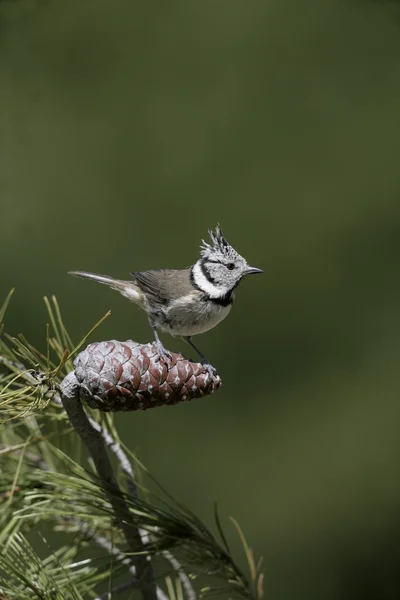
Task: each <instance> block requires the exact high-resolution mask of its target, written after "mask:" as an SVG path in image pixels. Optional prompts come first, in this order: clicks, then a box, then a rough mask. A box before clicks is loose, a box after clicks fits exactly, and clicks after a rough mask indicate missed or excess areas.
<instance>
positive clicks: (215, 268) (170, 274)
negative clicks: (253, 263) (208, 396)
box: [69, 225, 263, 365]
mask: <svg viewBox="0 0 400 600" xmlns="http://www.w3.org/2000/svg"><path fill="white" fill-rule="evenodd" d="M208 233H209V236H210V243H208V242H205V241H204V240H202V244H201V246H200V257H199V259H198V260H197V261H196V262H195V263H194V265H192V266H190V267H188V268H186V269H154V270H151V271H134V272H133V273H130V275H131V277H132V280H127V281H126V280H122V279H114V278H112V277H108V276H106V275H97V274H95V273H88V272H85V271H69V275H74V276H75V277H83V278H85V279H92V280H94V281H97V282H98V283H103V284H104V285H107V286H109V287H110V288H112V289H113V290H116V291H118V292H120V293H121V294H122V295H123V296H125V297H126V298H128V299H129V300H131V301H132V302H134V303H135V304H138V305H139V306H140V307H141V308H142V309H144V311H145V312H146V313H147V315H148V318H149V322H150V325H151V327H152V329H153V332H154V337H155V344H156V349H157V351H158V354H159V356H160V358H161V359H162V360H163V361H166V360H167V358H170V357H171V354H170V353H169V352H168V351H167V350H166V349H165V348H164V346H163V344H162V342H161V340H160V338H159V335H158V330H161V331H164V332H167V333H169V334H171V335H172V336H174V337H176V336H180V337H181V338H183V339H184V340H185V341H186V342H188V343H189V344H190V345H191V346H192V348H193V349H194V350H195V351H196V352H197V353H198V355H199V356H200V358H201V360H202V363H203V364H205V365H209V362H208V360H207V359H206V357H205V356H204V354H203V353H202V352H201V351H200V350H199V348H197V346H196V345H195V344H194V343H193V341H192V337H193V336H195V335H199V334H201V333H205V332H206V331H209V330H210V329H212V328H213V327H215V326H216V325H218V324H219V323H220V322H221V321H222V320H223V319H225V317H227V316H228V314H229V312H230V310H231V308H232V305H233V302H234V300H235V290H236V288H237V286H238V285H239V283H240V282H241V280H242V279H243V278H244V277H246V276H247V275H253V274H256V273H263V270H262V269H259V268H257V267H250V266H249V265H248V264H247V261H246V260H245V259H244V258H243V256H241V255H240V254H239V253H238V252H237V251H236V250H235V249H234V248H233V246H231V245H230V244H229V242H228V241H227V240H226V238H225V237H224V234H223V232H222V229H221V227H220V225H217V226H216V228H215V229H214V230H209V231H208Z"/></svg>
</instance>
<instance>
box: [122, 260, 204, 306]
mask: <svg viewBox="0 0 400 600" xmlns="http://www.w3.org/2000/svg"><path fill="white" fill-rule="evenodd" d="M131 275H132V276H133V278H134V282H135V283H136V285H137V286H138V287H139V288H140V289H141V290H142V292H143V293H144V294H146V295H147V296H150V298H151V299H152V300H153V302H158V303H160V304H165V303H167V302H168V301H169V300H174V299H176V298H180V297H181V296H185V295H186V294H189V293H190V292H191V291H192V290H193V287H192V284H191V281H190V269H182V270H178V269H157V270H154V271H137V272H135V273H131Z"/></svg>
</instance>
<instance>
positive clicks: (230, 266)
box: [226, 263, 235, 271]
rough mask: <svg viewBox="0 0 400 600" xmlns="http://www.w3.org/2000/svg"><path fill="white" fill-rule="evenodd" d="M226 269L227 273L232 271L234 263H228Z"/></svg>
mask: <svg viewBox="0 0 400 600" xmlns="http://www.w3.org/2000/svg"><path fill="white" fill-rule="evenodd" d="M226 268H227V269H229V271H233V269H234V268H235V264H234V263H229V264H227V265H226Z"/></svg>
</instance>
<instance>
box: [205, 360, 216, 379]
mask: <svg viewBox="0 0 400 600" xmlns="http://www.w3.org/2000/svg"><path fill="white" fill-rule="evenodd" d="M201 364H202V365H203V367H204V370H205V371H206V372H207V373H208V374H209V375H211V377H214V375H216V374H217V369H216V368H215V367H213V366H212V365H211V364H210V363H209V362H208V360H207V359H203V360H202V361H201Z"/></svg>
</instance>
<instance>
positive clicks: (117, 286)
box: [68, 271, 141, 303]
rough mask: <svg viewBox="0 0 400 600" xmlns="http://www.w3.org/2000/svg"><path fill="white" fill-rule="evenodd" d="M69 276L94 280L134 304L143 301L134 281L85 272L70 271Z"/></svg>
mask: <svg viewBox="0 0 400 600" xmlns="http://www.w3.org/2000/svg"><path fill="white" fill-rule="evenodd" d="M68 275H74V276H75V277H82V278H83V279H93V281H97V282H98V283H103V284H104V285H108V286H109V287H110V288H112V289H113V290H116V291H117V292H119V293H120V294H122V295H123V296H125V297H126V298H129V300H132V302H136V303H140V301H141V293H140V289H139V288H138V287H137V286H136V285H135V284H134V283H133V281H124V280H123V279H113V277H108V276H107V275H96V273H86V272H85V271H69V272H68Z"/></svg>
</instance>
